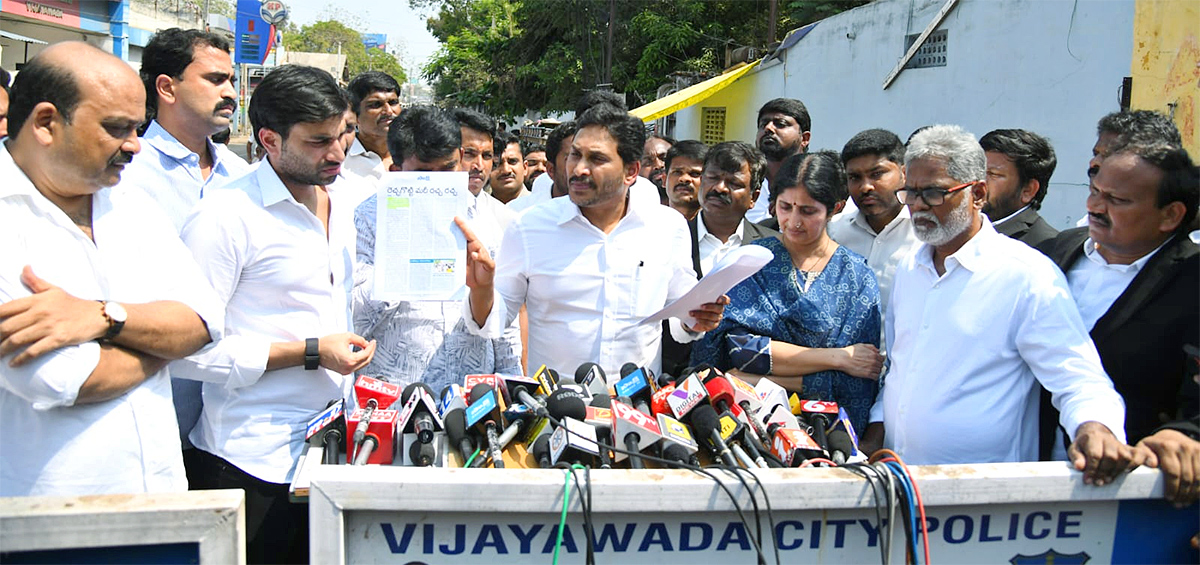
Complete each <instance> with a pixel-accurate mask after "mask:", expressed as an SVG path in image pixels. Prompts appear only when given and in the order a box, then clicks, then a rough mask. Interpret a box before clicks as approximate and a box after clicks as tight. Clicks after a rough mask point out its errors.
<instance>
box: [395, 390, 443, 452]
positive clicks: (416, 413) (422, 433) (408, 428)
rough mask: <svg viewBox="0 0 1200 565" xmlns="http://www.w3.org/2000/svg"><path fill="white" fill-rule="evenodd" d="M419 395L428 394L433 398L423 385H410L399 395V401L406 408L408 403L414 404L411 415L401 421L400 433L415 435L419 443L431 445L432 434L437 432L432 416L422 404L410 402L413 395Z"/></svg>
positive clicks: (431, 393)
mask: <svg viewBox="0 0 1200 565" xmlns="http://www.w3.org/2000/svg"><path fill="white" fill-rule="evenodd" d="M421 393H425V394H428V395H429V397H430V398H432V397H433V390H432V389H430V388H429V385H427V384H425V383H412V384H410V385H408V386H407V387H404V392H403V393H402V394H401V395H400V398H401V400H402V401H403V402H404V404H405V405H406V406H407V405H408V403H409V402H415V404H414V405H413V409H412V415H410V416H409V417H408V419H407V420H405V421H402V422H401V424H402V426H403V429H402V430H401V431H402V432H409V433H416V434H417V441H419V442H421V443H432V442H433V433H434V432H436V431H437V426H436V425H435V424H434V422H433V414H431V413H430V412H429V406H426V405H425V403H424V402H421V401H420V400H419V399H418V400H415V401H414V400H412V397H413V395H420V394H421Z"/></svg>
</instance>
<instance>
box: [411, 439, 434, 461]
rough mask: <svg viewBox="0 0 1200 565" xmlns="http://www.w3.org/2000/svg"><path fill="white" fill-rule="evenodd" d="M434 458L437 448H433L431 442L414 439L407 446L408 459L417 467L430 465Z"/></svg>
mask: <svg viewBox="0 0 1200 565" xmlns="http://www.w3.org/2000/svg"><path fill="white" fill-rule="evenodd" d="M435 459H437V450H435V449H434V448H433V444H432V443H425V442H420V441H414V442H413V444H412V445H410V446H408V460H409V461H412V462H413V464H414V465H416V466H418V467H431V466H433V461H434V460H435Z"/></svg>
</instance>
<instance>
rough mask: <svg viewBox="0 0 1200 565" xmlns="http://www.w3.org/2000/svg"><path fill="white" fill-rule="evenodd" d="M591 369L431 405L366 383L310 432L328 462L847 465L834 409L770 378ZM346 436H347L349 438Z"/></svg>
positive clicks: (852, 447) (378, 382) (501, 379)
mask: <svg viewBox="0 0 1200 565" xmlns="http://www.w3.org/2000/svg"><path fill="white" fill-rule="evenodd" d="M609 382H610V381H609V379H608V377H607V375H606V374H605V372H604V370H603V369H602V368H601V367H600V366H599V365H597V364H595V363H584V364H583V365H580V366H579V368H578V369H577V370H576V371H575V373H574V375H566V376H562V377H560V376H559V374H558V373H557V372H556V371H554V370H553V369H548V368H546V367H545V366H543V367H541V368H539V369H538V370H537V371H536V372H535V373H534V374H533V376H531V377H526V376H523V375H515V376H507V375H468V376H466V377H465V378H464V380H463V384H462V385H459V384H452V385H449V386H447V387H445V388H444V389H443V390H442V391H441V392H440V393H439V394H437V395H436V396H435V395H434V393H433V391H432V390H430V388H429V387H428V386H426V385H425V384H422V383H415V384H411V385H408V386H407V387H405V388H404V390H403V391H401V390H400V387H399V385H395V384H392V383H389V382H387V381H386V380H384V379H376V378H371V377H366V376H360V377H359V378H358V380H357V381H356V382H355V385H354V395H353V398H352V399H351V400H349V401H342V400H336V401H333V402H331V403H330V405H329V406H328V407H327V408H326V409H325V410H323V411H322V412H321V413H320V414H318V415H317V416H316V417H315V418H313V419H312V421H311V422H310V423H309V425H308V430H307V431H306V436H307V438H308V441H309V442H310V443H311V444H313V445H314V446H317V447H321V448H322V450H323V452H322V453H323V455H322V462H323V463H324V464H337V463H339V461H341V460H342V457H341V453H343V452H344V453H345V454H346V456H345V461H346V462H347V463H350V464H353V465H364V464H382V465H393V464H400V465H417V466H470V467H494V468H504V467H506V466H513V467H541V468H550V467H555V466H569V465H572V464H578V465H583V466H586V467H593V468H613V467H629V468H633V469H644V468H647V467H648V466H655V467H661V466H663V465H664V463H663V461H664V460H665V461H668V462H671V464H672V465H676V464H677V465H682V466H699V465H700V463H701V462H702V461H713V462H718V463H720V464H722V465H725V466H729V467H744V468H767V467H799V466H810V465H840V464H842V463H845V462H847V461H848V460H850V459H851V458H852V457H857V458H859V459H861V456H860V455H859V454H858V453H857V448H856V445H857V437H856V436H855V433H854V428H853V426H851V425H850V421H849V418H848V416H847V414H846V412H845V410H844V409H842V408H840V407H838V405H837V403H835V402H829V401H823V400H818V399H809V398H801V397H800V396H798V395H796V394H794V393H788V391H786V390H785V389H783V388H782V387H780V386H779V385H777V384H775V383H773V382H771V381H770V380H769V379H765V378H764V379H760V380H759V382H758V383H757V384H756V385H754V386H752V385H750V384H749V383H747V382H745V381H743V380H742V379H739V378H737V377H735V376H732V375H726V374H724V373H722V372H721V371H719V370H717V369H715V368H713V367H709V366H701V367H695V368H690V369H688V370H687V371H685V373H684V375H683V376H681V377H680V378H675V377H672V376H671V375H659V376H658V377H657V378H656V376H655V375H654V374H653V373H652V372H651V371H650V370H649V369H648V368H645V367H639V366H637V365H635V364H632V363H626V364H625V366H624V367H622V368H621V375H620V378H619V379H614V381H613V383H612V385H611V387H610V385H609ZM348 432H352V433H349V434H348Z"/></svg>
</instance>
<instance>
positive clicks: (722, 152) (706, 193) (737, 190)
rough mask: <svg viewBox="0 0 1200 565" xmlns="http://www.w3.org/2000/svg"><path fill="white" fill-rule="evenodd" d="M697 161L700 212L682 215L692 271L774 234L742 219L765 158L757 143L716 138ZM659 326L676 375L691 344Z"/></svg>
mask: <svg viewBox="0 0 1200 565" xmlns="http://www.w3.org/2000/svg"><path fill="white" fill-rule="evenodd" d="M672 162H674V161H672ZM702 166H703V168H702V171H703V173H701V175H700V199H699V200H700V213H699V214H698V215H697V216H696V217H695V218H692V219H690V220H688V233H689V234H690V235H691V238H692V257H691V258H692V268H693V269H695V271H696V276H697V277H703V276H704V273H707V272H709V271H711V270H712V268H713V265H714V264H716V263H717V262H718V261H720V260H721V258H723V257H725V255H727V254H728V253H729V252H730V251H733V250H734V249H737V248H738V247H741V246H743V245H749V244H750V242H752V241H754V240H757V239H762V238H764V237H774V236H777V235H779V232H777V231H775V230H773V229H770V228H767V227H763V226H760V225H758V224H755V223H754V222H750V221H747V220H746V212H747V211H748V210H750V209H752V208H754V200H755V199H756V198H757V197H758V191H759V190H760V188H759V187H760V186H762V179H763V175H764V174H766V166H767V162H766V158H765V157H763V154H762V153H761V152H759V150H758V149H755V148H754V146H753V145H750V144H749V143H746V142H743V141H726V142H724V143H718V144H717V145H714V146H713V147H712V148H711V149H709V150H708V151H707V152H706V153H705V156H704V161H703V163H702ZM663 329H664V332H663V370H664V371H666V372H668V373H671V374H673V375H677V374H679V370H680V369H683V368H685V367H686V366H687V361H688V356H689V355H690V349H691V348H690V347H688V346H687V345H686V344H680V343H677V342H676V341H675V340H674V339H673V338H672V337H671V332H670V329H669V328H666V327H664V328H663Z"/></svg>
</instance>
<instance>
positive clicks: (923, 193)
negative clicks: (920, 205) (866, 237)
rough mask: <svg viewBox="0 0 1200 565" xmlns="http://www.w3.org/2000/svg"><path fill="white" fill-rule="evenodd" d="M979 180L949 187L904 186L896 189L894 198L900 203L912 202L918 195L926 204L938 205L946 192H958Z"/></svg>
mask: <svg viewBox="0 0 1200 565" xmlns="http://www.w3.org/2000/svg"><path fill="white" fill-rule="evenodd" d="M979 182H980V181H977V180H974V181H971V182H966V183H963V184H960V185H958V186H953V187H950V188H937V187H929V188H907V187H905V188H901V189H900V190H897V191H896V199H897V200H899V201H900V203H901V204H912V203H913V202H916V201H917V197H918V196H919V197H921V200H924V201H925V204H927V205H929V206H940V205H941V204H942V203H943V202H945V201H946V195H947V194H950V193H951V192H958V191H960V190H962V189H964V188H967V187H968V186H973V185H976V184H979Z"/></svg>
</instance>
